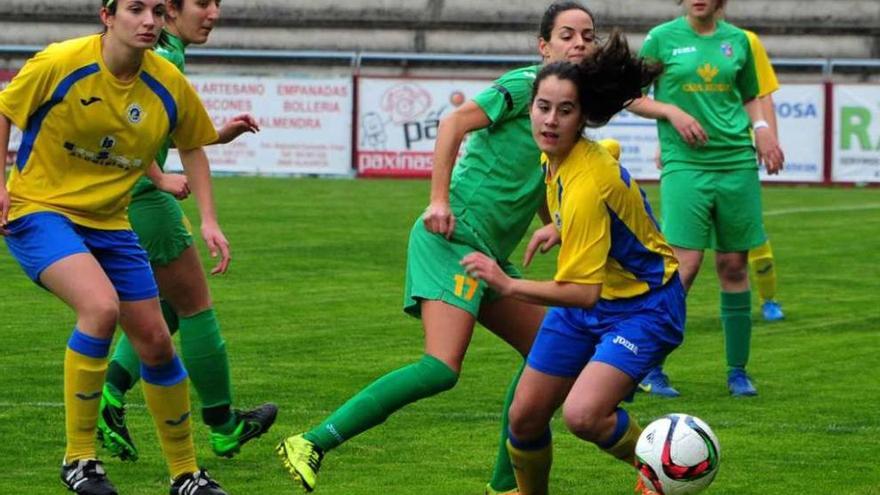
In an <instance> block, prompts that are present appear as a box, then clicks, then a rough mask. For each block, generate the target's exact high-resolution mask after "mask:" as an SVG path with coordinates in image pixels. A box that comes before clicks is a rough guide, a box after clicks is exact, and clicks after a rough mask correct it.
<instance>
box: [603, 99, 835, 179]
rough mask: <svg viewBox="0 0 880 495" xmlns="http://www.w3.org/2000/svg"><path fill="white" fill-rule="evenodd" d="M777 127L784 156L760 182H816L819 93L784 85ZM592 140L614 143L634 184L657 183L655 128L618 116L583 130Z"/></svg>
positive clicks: (819, 173) (821, 113)
mask: <svg viewBox="0 0 880 495" xmlns="http://www.w3.org/2000/svg"><path fill="white" fill-rule="evenodd" d="M773 100H774V103H775V104H776V116H777V122H778V125H779V141H780V143H781V145H782V149H783V151H784V152H785V170H783V171H782V172H781V173H780V174H779V175H774V176H770V175H767V174H766V172H764V171H763V169H762V170H761V180H763V181H772V182H822V180H823V172H824V167H823V166H822V164H823V163H824V151H823V150H824V147H823V145H824V128H825V110H824V109H825V92H824V88H823V86H822V85H820V84H814V85H798V84H792V85H785V86H782V88H781V89H780V90H779V91H777V92H776V93H774V94H773ZM587 135H588V136H590V137H592V138H594V139H601V138H613V139H616V140H617V141H618V142H620V162H621V164H622V165H624V166H625V167H626V168H627V169H629V172H630V174H632V176H633V177H635V178H636V179H639V180H657V179H659V178H660V171H659V170H658V169H657V166H656V163H655V156H656V152H657V147H658V140H657V129H656V126H655V122H654V121H653V120H649V119H643V118H641V117H639V116H637V115H635V114H632V113H630V112H626V111H624V112H621V113H620V114H619V115H617V116H616V117H615V118H614V119H612V120H611V122H609V123H608V125H607V126H605V127H603V128H601V129H588V130H587Z"/></svg>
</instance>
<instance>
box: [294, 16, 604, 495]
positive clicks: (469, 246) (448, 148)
mask: <svg viewBox="0 0 880 495" xmlns="http://www.w3.org/2000/svg"><path fill="white" fill-rule="evenodd" d="M594 47H595V31H594V17H593V15H592V14H591V13H590V11H589V10H587V8H585V7H584V6H582V5H581V4H579V3H577V2H571V1H563V2H556V3H554V4H552V5H550V6H549V7H548V8H547V9H546V11H545V12H544V15H543V18H542V20H541V25H540V31H539V37H538V49H539V51H540V53H541V56H542V57H543V60H544V63H550V62H555V61H560V60H567V61H570V62H580V61H582V60H583V59H584V58H586V57H588V56H589V55H590V53H591V52H592V51H593V50H594ZM540 67H541V66H531V67H525V68H522V69H516V70H513V71H510V72H508V73H507V74H504V75H503V76H502V77H500V78H499V79H498V80H497V81H495V84H493V85H492V86H491V87H489V88H487V89H485V90H484V91H483V92H481V93H480V94H478V95H477V96H476V97H475V98H474V99H473V100H471V101H468V102H466V103H465V104H463V105H462V106H461V107H459V108H458V109H456V110H455V111H454V112H452V113H451V114H449V115H447V116H446V117H444V118H443V120H442V121H441V123H440V129H439V133H438V137H437V142H436V145H435V148H434V169H433V172H432V181H431V203H430V205H429V206H428V208H427V210H426V211H425V213H424V215H423V216H422V217H421V218H420V219H418V220H417V221H416V222H415V225H414V226H413V228H412V231H411V233H410V238H409V248H408V253H407V274H406V294H405V298H404V310H405V311H406V312H407V313H408V314H410V315H412V316H415V317H417V318H421V320H422V325H423V327H424V331H425V355H424V356H423V357H422V358H421V359H420V360H419V361H418V362H416V363H413V364H410V365H408V366H405V367H403V368H400V369H398V370H396V371H393V372H391V373H389V374H387V375H385V376H383V377H381V378H379V379H378V380H376V381H375V382H373V383H372V384H370V385H369V386H367V387H366V388H364V389H363V390H362V391H361V392H359V393H358V394H357V395H355V396H354V397H352V398H351V399H350V400H349V401H348V402H346V403H345V404H344V405H343V406H342V407H340V408H339V409H337V410H336V411H335V412H333V413H332V414H331V415H330V416H329V417H328V418H326V419H325V420H324V421H323V422H322V423H321V424H320V425H318V426H316V427H314V428H313V429H311V430H309V431H307V432H305V433H304V434H301V435H294V436H291V437H289V438H287V439H285V440H284V441H283V442H281V444H280V445H279V447H278V453H279V455H280V456H281V457H282V460H283V462H284V464H285V466H286V467H287V469H288V470H289V471H290V473H291V474H292V475H293V477H294V479H295V480H296V481H297V482H298V483H301V484H302V487H303V488H304V489H305V491H307V492H310V491H312V490H313V489H314V488H315V483H316V481H317V474H318V469H319V468H320V465H321V461H322V459H323V457H324V455H325V453H327V452H329V451H330V450H332V449H334V448H336V447H338V446H339V445H340V444H342V443H343V442H345V441H347V440H349V439H351V438H353V437H354V436H356V435H358V434H360V433H362V432H364V431H366V430H368V429H370V428H372V427H374V426H377V425H379V424H381V423H382V422H384V421H385V419H386V418H387V417H388V416H389V415H390V414H392V413H394V412H395V411H397V410H398V409H400V408H402V407H404V406H405V405H407V404H409V403H411V402H415V401H417V400H420V399H424V398H426V397H430V396H433V395H436V394H438V393H441V392H443V391H446V390H449V389H451V388H452V387H453V386H455V384H456V382H457V381H458V375H459V372H460V371H461V363H462V360H463V359H464V355H465V352H466V351H467V348H468V344H469V342H470V340H471V335H472V334H473V330H474V324H475V323H476V322H477V321H479V322H480V323H481V324H482V325H484V326H485V327H486V328H488V329H489V330H490V331H492V332H493V333H495V334H497V335H498V336H499V337H501V338H502V339H503V340H504V341H506V342H507V343H509V344H510V345H511V346H512V347H514V348H515V349H516V350H517V351H518V352H519V353H520V354H522V355H523V356H525V355H527V354H528V352H529V349H530V348H531V345H532V341H533V340H534V337H535V334H536V332H537V329H538V328H539V326H540V324H541V320H542V318H543V315H544V310H543V308H542V307H540V306H538V305H535V304H529V303H526V302H523V301H518V300H516V299H513V298H510V297H504V296H501V295H500V294H497V293H495V292H494V291H492V290H490V289H489V288H488V287H487V286H486V284H485V283H484V282H480V281H478V280H476V279H475V278H473V277H471V276H469V275H468V274H467V273H466V272H465V271H464V270H463V269H462V268H461V266H460V265H459V260H460V259H461V258H462V256H464V255H465V254H467V253H470V252H472V251H474V250H478V251H480V252H483V253H487V254H489V255H491V256H493V257H494V258H496V259H498V260H500V262H501V263H502V265H503V266H504V269H505V270H506V271H507V272H508V273H509V274H511V275H512V276H514V277H518V276H519V275H518V272H517V270H516V268H515V267H514V266H513V264H512V263H510V262H509V261H507V260H508V258H509V256H510V254H511V253H512V251H513V250H514V248H515V247H516V245H517V244H518V243H519V241H520V239H521V238H522V236H523V235H524V234H525V232H526V230H527V229H528V227H529V224H530V222H531V220H532V218H533V217H534V215H535V212H536V211H537V210H538V207H539V205H541V203H542V198H543V195H544V191H543V189H544V186H543V179H542V174H541V169H540V167H539V163H540V152H539V151H538V148H537V147H536V145H535V142H534V140H533V139H532V136H531V131H530V124H529V104H530V102H531V93H532V85H533V82H534V80H535V76H536V74H537V72H538V70H540ZM468 133H470V136H469V138H468V142H467V148H466V150H467V151H466V152H465V153H464V155H463V156H462V158H461V159H460V160H458V162H457V163H456V161H455V160H456V157H457V156H458V151H459V147H460V145H461V142H462V140H463V138H464V136H465V135H466V134H468ZM453 165H454V169H453ZM546 220H547V221H549V219H546ZM545 223H546V221H545ZM518 378H519V377H518V374H517V376H516V377H515V378H514V384H513V385H514V386H515V383H516V381H517V380H518ZM512 392H513V386H512V387H511V389H510V391H509V393H508V398H507V400H506V403H505V407H504V411H505V413H504V415H503V417H504V425H503V430H502V431H506V429H507V427H506V419H507V414H506V411H507V409H508V406H509V402H510V400H512ZM505 442H506V434H505V435H502V439H501V442H499V443H500V445H499V454H498V458H497V461H496V467H495V472H494V473H493V477H492V480H491V481H490V483H489V485H488V486H487V493H514V492H515V491H516V480H515V478H514V477H513V473H512V468H511V467H510V461H509V457H508V454H507V451H506V447H505Z"/></svg>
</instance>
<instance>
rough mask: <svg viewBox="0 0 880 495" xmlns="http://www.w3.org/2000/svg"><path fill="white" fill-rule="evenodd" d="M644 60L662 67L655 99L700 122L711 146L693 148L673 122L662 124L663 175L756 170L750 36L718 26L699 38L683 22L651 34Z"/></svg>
mask: <svg viewBox="0 0 880 495" xmlns="http://www.w3.org/2000/svg"><path fill="white" fill-rule="evenodd" d="M640 54H641V56H643V57H646V58H648V59H653V60H657V61H659V62H662V63H663V65H664V67H665V70H664V72H663V75H662V76H661V77H660V78H659V79H658V80H657V81H656V82H655V83H654V98H655V99H656V100H657V101H661V102H665V103H671V104H674V105H676V106H678V107H679V108H681V109H682V110H684V111H685V112H687V113H689V114H690V115H691V116H692V117H694V118H695V119H697V121H698V122H699V123H700V125H702V126H703V129H704V130H705V131H706V134H707V135H708V137H709V141H708V142H707V143H706V144H705V145H704V146H702V147H697V148H692V147H690V146H688V144H687V143H685V142H684V141H683V140H682V139H681V137H680V136H679V134H678V132H677V131H676V130H675V127H673V126H672V124H670V123H669V121H666V120H662V121H660V122H659V123H658V125H657V128H658V133H659V136H660V149H661V153H662V155H661V159H662V160H663V173H664V174H665V173H668V172H673V171H676V170H730V169H743V168H757V166H758V163H757V157H756V154H755V147H754V144H753V142H752V135H751V121H750V119H749V116H748V113H747V112H746V110H745V108H744V107H743V103H744V102H747V101H749V100H752V99H753V98H755V97H756V96H757V95H758V78H757V75H756V72H755V63H754V57H753V54H752V49H751V45H750V44H749V39H748V37H747V36H746V33H745V32H744V31H743V30H741V29H739V28H737V27H735V26H733V25H732V24H729V23H727V22H723V21H719V22H718V24H717V28H716V29H715V32H714V33H712V34H710V35H706V36H703V35H699V34H697V33H696V32H694V30H693V29H692V28H691V26H690V24H689V23H688V21H687V19H686V18H684V17H680V18H678V19H675V20H673V21H670V22H667V23H665V24H661V25H659V26H657V27H655V28H654V29H652V30H651V31H650V32H649V33H648V37H647V38H646V39H645V44H644V45H643V46H642V50H641V53H640Z"/></svg>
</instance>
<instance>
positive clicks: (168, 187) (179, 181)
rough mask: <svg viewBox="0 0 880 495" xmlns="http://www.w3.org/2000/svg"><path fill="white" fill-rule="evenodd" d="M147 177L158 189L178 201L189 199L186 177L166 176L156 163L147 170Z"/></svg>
mask: <svg viewBox="0 0 880 495" xmlns="http://www.w3.org/2000/svg"><path fill="white" fill-rule="evenodd" d="M145 175H146V176H147V178H148V179H150V182H152V183H153V185H154V186H156V189H158V190H160V191H165V192H167V193H169V194H171V195H172V196H174V197H175V198H177V199H186V198H187V197H189V183H188V181H187V178H186V176H185V175H180V174H166V173H165V172H163V171H162V169H161V168H159V164H158V163H156V162H155V161H153V163H151V164H150V167H149V168H147V172H146V174H145Z"/></svg>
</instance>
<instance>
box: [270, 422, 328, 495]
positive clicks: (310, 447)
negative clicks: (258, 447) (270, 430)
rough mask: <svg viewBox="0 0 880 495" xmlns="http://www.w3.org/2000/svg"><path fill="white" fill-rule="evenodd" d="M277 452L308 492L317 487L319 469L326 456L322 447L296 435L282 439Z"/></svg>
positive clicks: (285, 465) (296, 479) (286, 467)
mask: <svg viewBox="0 0 880 495" xmlns="http://www.w3.org/2000/svg"><path fill="white" fill-rule="evenodd" d="M275 452H277V453H278V455H279V456H280V457H281V462H282V463H283V464H284V467H285V469H287V471H288V472H289V473H290V474H291V476H293V479H294V480H295V481H297V482H299V483H302V487H303V489H304V490H305V491H306V492H307V493H308V492H311V491H313V490H314V489H315V483H316V482H317V481H318V470H319V469H321V460H322V459H323V458H324V452H323V451H322V450H321V449H320V447H318V446H317V445H315V444H314V443H312V442H310V441H308V440H306V439H305V437H303V436H302V435H294V436H292V437H287V438H285V439H284V440H282V441H281V443H279V444H278V447H277V448H276V449H275Z"/></svg>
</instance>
